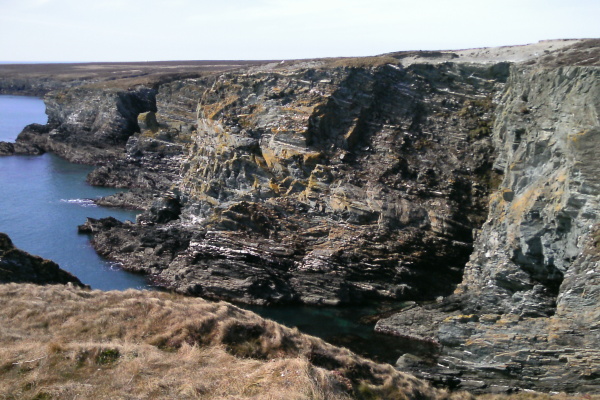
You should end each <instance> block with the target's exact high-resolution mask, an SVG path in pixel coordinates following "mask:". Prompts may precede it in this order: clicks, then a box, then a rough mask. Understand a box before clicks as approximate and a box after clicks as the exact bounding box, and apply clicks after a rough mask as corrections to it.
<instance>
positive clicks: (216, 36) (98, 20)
mask: <svg viewBox="0 0 600 400" xmlns="http://www.w3.org/2000/svg"><path fill="white" fill-rule="evenodd" d="M599 17H600V0H502V1H496V0H410V1H407V0H362V1H359V0H211V1H207V0H144V1H142V0H93V1H91V0H0V61H3V62H6V61H21V62H34V61H37V62H61V61H62V62H77V61H81V62H87V61H161V60H279V59H282V60H283V59H299V58H316V57H339V56H348V57H349V56H369V55H377V54H382V53H388V52H393V51H401V50H444V49H466V48H473V47H489V46H503V45H516V44H527V43H534V42H537V41H539V40H544V39H565V38H591V37H596V38H599V37H600V23H599Z"/></svg>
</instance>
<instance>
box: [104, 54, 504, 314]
mask: <svg viewBox="0 0 600 400" xmlns="http://www.w3.org/2000/svg"><path fill="white" fill-rule="evenodd" d="M507 74H508V65H505V64H498V65H493V66H476V65H455V64H443V65H440V66H430V65H415V66H411V67H409V68H402V67H401V66H399V65H383V66H376V67H369V68H348V67H338V68H312V69H303V68H299V69H298V68H296V69H283V70H267V71H266V72H265V71H263V70H259V71H249V72H247V73H245V74H226V75H222V76H220V77H218V78H217V79H215V80H214V81H213V82H197V81H188V82H185V84H181V87H180V88H178V90H179V92H180V93H202V97H201V98H200V99H199V100H200V102H199V104H198V115H197V117H198V119H197V131H195V132H194V131H193V126H192V127H190V128H189V129H190V130H191V131H192V132H193V134H192V135H191V140H192V142H191V144H190V146H189V149H188V155H187V158H186V159H185V161H184V162H183V164H182V180H181V184H179V185H176V186H173V189H172V194H171V195H170V197H168V198H165V199H163V200H161V201H159V202H157V203H156V204H155V205H154V206H153V211H152V212H150V213H148V214H146V215H145V216H142V217H141V221H143V222H144V224H140V225H135V226H131V225H123V226H122V227H112V228H110V230H108V231H102V230H101V229H97V230H96V231H97V232H98V233H97V234H96V236H95V239H94V243H95V246H96V248H97V249H98V250H99V251H100V253H101V254H103V255H105V256H108V257H111V258H113V259H116V260H119V261H120V262H121V263H123V265H124V266H125V268H131V269H136V270H138V269H140V268H142V269H143V270H145V271H146V272H149V273H150V274H152V275H154V276H155V278H156V279H157V281H159V282H162V284H164V285H166V286H168V287H172V288H175V289H177V290H178V291H181V292H183V293H188V294H194V295H202V296H207V297H215V298H227V299H235V300H238V301H245V302H249V303H278V302H302V303H308V304H339V303H360V302H364V301H367V300H369V299H380V298H389V299H397V300H401V299H408V298H410V299H415V298H419V299H426V298H434V297H436V296H439V295H441V294H449V293H450V291H451V290H452V289H453V284H457V283H458V282H459V280H460V278H461V273H462V266H463V265H464V264H465V262H466V261H467V259H468V256H469V254H470V253H471V250H472V247H471V246H472V234H471V233H472V230H473V229H474V228H477V227H479V226H480V225H481V223H482V222H483V219H484V218H485V212H486V206H485V204H486V202H487V193H488V191H489V187H490V185H491V184H493V174H491V173H490V166H491V164H492V162H493V158H492V143H491V140H490V137H489V133H490V126H491V123H492V117H493V109H494V104H493V102H492V96H493V94H494V93H495V92H496V91H497V90H499V89H501V88H502V86H503V82H504V80H505V78H506V77H507ZM200 88H201V89H202V90H200ZM160 113H161V110H160V109H159V110H158V114H160ZM184 122H185V121H184ZM183 126H186V125H185V124H184V123H183ZM156 223H160V224H158V225H152V224H156ZM165 223H166V225H165ZM171 235H175V236H171ZM116 237H118V238H119V239H118V240H115V239H114V238H116ZM159 238H162V239H159ZM166 238H171V239H169V240H167V239H166ZM165 240H166V241H167V242H168V243H171V242H173V243H176V245H174V247H171V246H170V245H167V244H165V243H163V242H164V241H165ZM142 260H145V262H142Z"/></svg>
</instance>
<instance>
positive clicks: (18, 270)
mask: <svg viewBox="0 0 600 400" xmlns="http://www.w3.org/2000/svg"><path fill="white" fill-rule="evenodd" d="M10 282H14V283H35V284H38V285H52V284H67V283H69V284H74V285H76V286H80V287H88V286H87V285H84V284H83V283H81V281H80V280H79V279H78V278H77V277H76V276H74V275H72V274H70V273H69V272H67V271H65V270H63V269H61V268H60V267H59V266H58V265H57V264H56V263H54V262H52V261H50V260H46V259H43V258H41V257H38V256H34V255H31V254H29V253H26V252H24V251H23V250H20V249H17V248H16V247H15V246H14V245H13V243H12V241H11V240H10V238H9V237H8V235H6V234H5V233H0V284H2V283H10Z"/></svg>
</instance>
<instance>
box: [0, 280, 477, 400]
mask: <svg viewBox="0 0 600 400" xmlns="http://www.w3.org/2000/svg"><path fill="white" fill-rule="evenodd" d="M75 398H79V399H81V398H86V399H323V400H325V399H351V398H357V399H417V398H418V399H450V398H453V399H459V398H470V396H469V395H467V394H464V393H463V394H460V393H459V394H453V395H450V394H448V393H446V392H443V391H439V390H436V389H433V388H432V387H430V386H429V385H427V384H426V383H424V382H422V381H419V380H417V379H415V378H413V377H411V376H409V375H406V374H402V373H400V372H398V371H396V370H395V369H393V368H392V367H391V366H389V365H381V364H376V363H374V362H371V361H369V360H366V359H363V358H360V357H358V356H357V355H355V354H353V353H351V352H350V351H348V350H345V349H340V348H337V347H334V346H331V345H329V344H327V343H325V342H323V341H322V340H320V339H317V338H314V337H311V336H307V335H303V334H301V333H300V332H299V331H298V330H297V329H289V328H287V327H284V326H282V325H279V324H277V323H275V322H273V321H269V320H264V319H262V318H260V317H259V316H257V315H256V314H253V313H251V312H248V311H244V310H242V309H239V308H237V307H235V306H233V305H230V304H228V303H223V302H220V303H211V302H207V301H204V300H202V299H198V298H187V297H182V296H179V295H173V294H168V293H158V292H140V291H134V290H129V291H125V292H100V291H86V290H82V289H76V288H73V287H65V286H34V285H17V284H8V285H0V399H38V400H39V399H75Z"/></svg>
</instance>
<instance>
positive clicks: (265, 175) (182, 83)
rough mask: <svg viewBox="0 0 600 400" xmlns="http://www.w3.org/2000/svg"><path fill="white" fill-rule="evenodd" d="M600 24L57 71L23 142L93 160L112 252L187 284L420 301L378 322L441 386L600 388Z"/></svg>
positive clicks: (291, 298)
mask: <svg viewBox="0 0 600 400" xmlns="http://www.w3.org/2000/svg"><path fill="white" fill-rule="evenodd" d="M599 46H600V45H599V43H598V40H582V41H554V42H544V43H539V44H535V45H531V46H522V47H508V48H498V49H480V50H463V51H457V52H407V53H393V54H388V55H384V56H380V57H371V58H363V59H334V60H306V61H297V62H286V63H283V64H281V63H271V64H264V65H259V66H252V67H248V68H244V69H240V70H237V71H230V72H225V73H218V74H206V75H203V76H201V77H194V78H191V79H175V80H172V81H168V82H163V83H161V84H158V85H155V86H153V87H147V86H143V85H136V86H134V87H128V88H118V89H111V90H107V89H102V88H98V87H86V86H81V87H77V88H75V89H69V90H67V91H65V92H60V93H59V92H53V93H50V94H48V95H47V97H46V99H47V100H46V101H47V104H48V107H49V114H50V116H51V118H50V119H49V121H50V123H49V125H48V126H47V127H43V128H40V127H30V128H28V129H26V131H25V132H24V133H23V134H22V135H21V136H20V137H19V139H18V143H22V144H29V145H31V144H34V145H36V146H38V147H39V148H41V149H43V150H46V151H55V152H59V154H62V155H63V156H64V157H66V158H69V159H72V160H76V161H80V162H90V163H94V164H97V165H99V168H98V169H97V170H96V171H95V172H93V173H92V174H91V175H90V177H89V180H90V182H92V183H94V184H104V185H111V186H126V187H132V188H136V191H135V192H133V194H132V195H123V196H121V198H118V197H113V198H110V199H106V200H105V201H106V202H107V203H110V204H114V205H129V206H136V207H140V208H144V209H145V210H146V211H145V213H144V214H143V215H142V216H141V217H139V218H138V221H137V222H136V223H135V224H134V223H121V222H119V221H116V220H99V221H97V220H88V222H87V223H86V224H85V225H83V226H82V227H81V230H82V231H84V232H89V233H92V234H93V235H94V239H93V243H94V246H95V247H96V249H97V250H98V251H99V252H100V253H101V254H102V255H104V256H106V257H109V258H112V259H114V260H117V261H119V262H121V263H122V264H123V266H124V267H125V268H127V269H131V270H135V271H142V272H145V273H148V274H150V275H151V276H153V278H154V279H155V281H156V282H157V283H159V284H161V285H163V286H165V287H168V288H171V289H174V290H176V291H178V292H181V293H184V294H187V295H197V296H203V297H209V298H215V299H227V300H236V301H241V302H247V303H259V304H276V303H305V304H315V305H319V304H328V305H332V304H335V305H341V304H357V303H364V302H370V301H371V302H372V301H379V300H382V299H387V300H412V301H419V302H422V301H429V303H426V304H421V305H417V306H415V307H413V308H411V309H409V310H406V311H404V312H401V313H399V314H396V315H393V316H391V317H388V318H386V319H382V320H381V321H380V322H379V323H378V325H377V330H378V331H380V332H385V333H388V334H392V335H396V336H401V337H403V338H404V339H408V340H412V341H414V343H415V345H426V347H427V348H429V349H430V351H429V354H427V356H425V357H424V356H423V354H422V353H420V354H419V356H420V357H421V358H418V357H416V356H414V355H413V356H411V355H405V356H403V357H402V358H401V359H400V360H399V362H398V368H402V369H407V370H411V371H413V372H416V373H418V374H421V376H423V377H426V378H429V379H432V380H434V381H436V382H438V383H442V384H445V385H448V386H454V387H461V388H468V389H470V390H481V391H490V390H492V391H510V390H513V389H512V388H514V387H521V388H533V389H543V390H567V391H578V390H579V391H581V390H583V391H589V392H597V391H598V390H599V388H598V366H599V362H598V361H599V358H598V353H597V350H596V349H597V348H598V345H599V344H600V343H599V337H598V327H597V321H598V317H599V316H598V311H597V310H598V282H597V279H596V278H597V275H598V271H599V269H598V240H599V239H598V233H597V232H598V228H597V222H598V211H599V210H598V194H599V187H598V176H599V175H598V172H599V168H600V165H599V164H598V159H597V157H595V150H596V148H597V145H598V140H599V139H598V138H599V134H600V126H599V125H600V123H599V117H598V115H599V114H598V113H599V109H600V107H599V101H600V100H599V99H600V93H599V86H598V82H599V80H598V75H599V69H598V68H599V65H600V62H599V49H600V47H599Z"/></svg>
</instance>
